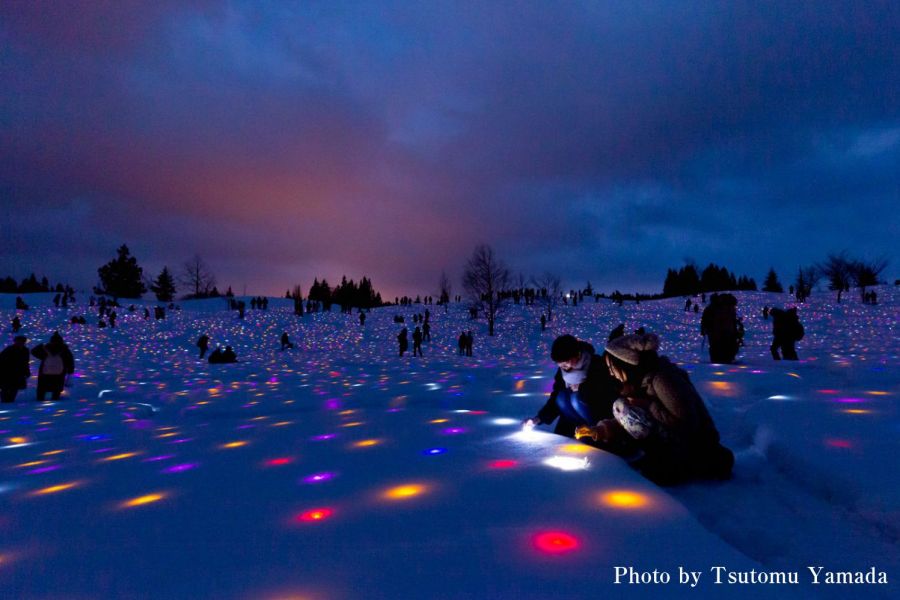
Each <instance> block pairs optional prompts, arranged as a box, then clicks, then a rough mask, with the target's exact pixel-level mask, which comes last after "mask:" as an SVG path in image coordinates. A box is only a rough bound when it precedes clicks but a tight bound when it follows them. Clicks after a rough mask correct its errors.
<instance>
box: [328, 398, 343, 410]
mask: <svg viewBox="0 0 900 600" xmlns="http://www.w3.org/2000/svg"><path fill="white" fill-rule="evenodd" d="M340 407H341V401H340V400H338V399H337V398H329V399H328V400H326V401H325V409H326V410H337V409H339V408H340Z"/></svg>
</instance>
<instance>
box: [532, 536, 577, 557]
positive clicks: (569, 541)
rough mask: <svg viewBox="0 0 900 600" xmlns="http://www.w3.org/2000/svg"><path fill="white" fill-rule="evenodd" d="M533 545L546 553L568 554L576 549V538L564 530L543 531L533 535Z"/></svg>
mask: <svg viewBox="0 0 900 600" xmlns="http://www.w3.org/2000/svg"><path fill="white" fill-rule="evenodd" d="M533 542H534V546H535V548H537V549H538V550H540V551H541V552H544V553H546V554H568V553H569V552H574V551H575V550H578V548H579V547H580V546H581V543H580V542H579V541H578V538H576V537H575V536H573V535H572V534H570V533H566V532H565V531H545V532H542V533H539V534H537V535H536V536H534V539H533Z"/></svg>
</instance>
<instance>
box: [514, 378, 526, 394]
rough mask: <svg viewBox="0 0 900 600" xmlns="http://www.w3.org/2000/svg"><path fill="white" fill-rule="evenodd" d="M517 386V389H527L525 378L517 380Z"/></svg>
mask: <svg viewBox="0 0 900 600" xmlns="http://www.w3.org/2000/svg"><path fill="white" fill-rule="evenodd" d="M515 387H516V391H522V390H524V389H525V380H524V379H520V380H519V381H517V382H516V386H515Z"/></svg>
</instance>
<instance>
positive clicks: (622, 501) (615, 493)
mask: <svg viewBox="0 0 900 600" xmlns="http://www.w3.org/2000/svg"><path fill="white" fill-rule="evenodd" d="M600 501H601V502H602V503H603V504H606V505H607V506H612V507H613V508H625V509H632V508H644V507H645V506H647V505H648V504H650V499H649V498H648V497H647V496H645V495H644V494H639V493H638V492H632V491H629V490H612V491H609V492H604V493H603V494H601V495H600Z"/></svg>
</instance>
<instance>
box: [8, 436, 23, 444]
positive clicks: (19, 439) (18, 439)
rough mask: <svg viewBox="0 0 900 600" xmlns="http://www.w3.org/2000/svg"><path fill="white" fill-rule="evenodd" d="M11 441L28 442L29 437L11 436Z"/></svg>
mask: <svg viewBox="0 0 900 600" xmlns="http://www.w3.org/2000/svg"><path fill="white" fill-rule="evenodd" d="M9 443H10V444H27V443H28V438H27V437H11V438H9Z"/></svg>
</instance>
